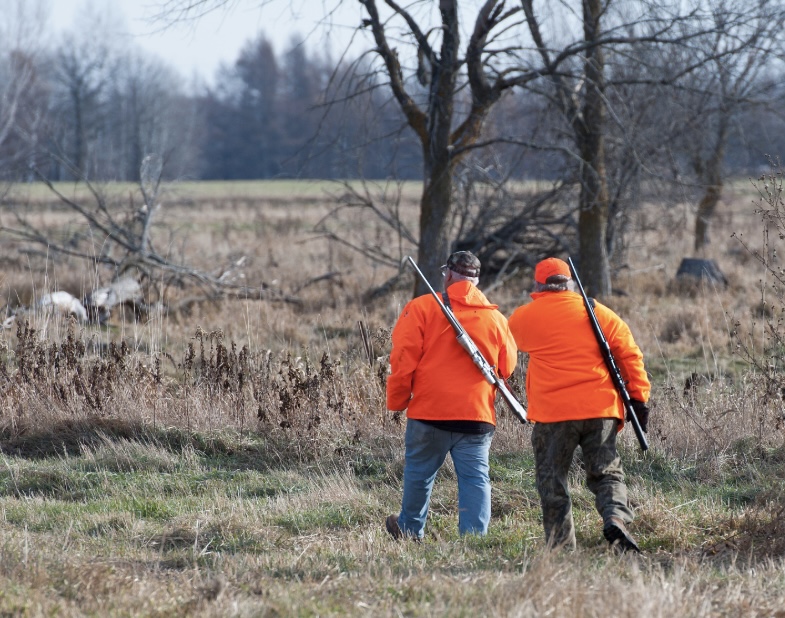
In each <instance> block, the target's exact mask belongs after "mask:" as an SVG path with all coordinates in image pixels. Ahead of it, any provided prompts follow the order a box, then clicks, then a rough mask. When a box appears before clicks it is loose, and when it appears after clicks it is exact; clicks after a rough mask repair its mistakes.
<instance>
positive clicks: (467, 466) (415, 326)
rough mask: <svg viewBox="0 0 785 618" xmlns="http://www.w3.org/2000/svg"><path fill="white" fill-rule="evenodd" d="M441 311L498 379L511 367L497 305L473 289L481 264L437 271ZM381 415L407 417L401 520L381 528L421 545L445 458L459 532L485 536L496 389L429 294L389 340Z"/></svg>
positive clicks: (457, 262)
mask: <svg viewBox="0 0 785 618" xmlns="http://www.w3.org/2000/svg"><path fill="white" fill-rule="evenodd" d="M442 276H443V281H444V293H443V294H442V298H443V300H444V304H445V305H446V306H447V307H449V308H451V309H452V311H453V313H454V315H455V317H456V319H457V320H458V321H459V322H460V323H461V325H462V326H463V328H464V330H465V331H466V332H467V333H468V335H469V336H470V337H471V338H472V340H473V341H474V343H475V344H476V345H477V347H478V348H479V350H480V352H481V353H482V354H483V356H484V357H485V359H486V360H487V361H488V362H489V363H490V364H491V365H494V366H495V367H496V371H497V372H498V374H499V375H500V376H501V377H502V378H507V377H509V376H510V375H511V374H512V372H513V369H515V364H516V362H517V350H516V348H515V342H514V341H513V338H512V335H511V334H510V331H509V329H508V327H507V320H506V319H505V317H504V316H503V315H502V314H501V313H500V312H499V311H498V307H497V305H493V304H491V303H489V302H488V299H487V298H485V295H484V294H483V293H482V292H481V291H480V290H479V289H477V283H478V280H479V276H480V260H479V259H477V257H476V256H475V255H473V254H472V253H470V252H469V251H458V252H457V253H453V254H452V255H451V256H450V258H449V259H448V260H447V263H446V264H445V265H444V266H442ZM390 366H391V374H390V376H389V377H388V378H387V408H388V409H389V410H395V411H403V410H406V455H405V465H404V471H403V499H402V503H401V511H400V514H399V515H390V516H389V517H388V518H387V520H386V522H385V524H386V528H387V531H388V532H389V533H390V534H391V535H392V536H393V538H395V539H400V538H402V537H409V538H413V539H415V540H421V539H422V538H423V535H424V532H425V522H426V519H427V517H428V505H429V503H430V499H431V491H432V489H433V483H434V480H435V478H436V473H437V472H438V471H439V468H440V467H441V466H442V464H443V463H444V460H445V458H446V457H447V454H448V453H449V454H450V456H451V457H452V461H453V464H454V465H455V472H456V475H457V477H458V531H459V532H460V534H462V535H463V534H467V533H473V534H479V535H484V534H486V532H487V531H488V522H489V521H490V517H491V483H490V477H489V474H488V473H489V466H488V452H489V450H490V447H491V440H492V438H493V432H494V430H495V427H496V413H495V409H494V398H495V395H496V392H495V391H496V388H495V387H494V386H493V385H491V384H489V383H488V382H487V381H486V380H485V378H484V377H483V375H482V373H480V371H479V370H478V368H477V367H476V365H475V364H474V362H473V361H472V359H471V357H470V356H469V355H468V354H467V353H466V351H465V350H464V349H463V348H462V347H461V345H460V344H459V343H458V341H457V340H456V338H455V331H454V330H453V328H452V326H451V325H450V323H449V322H448V320H447V318H446V317H445V316H444V314H443V313H442V311H441V308H440V307H439V304H438V303H437V302H436V299H435V298H433V296H432V295H431V294H425V295H424V296H419V297H417V298H415V299H413V300H411V301H410V302H409V303H408V304H407V305H406V306H405V307H404V309H403V312H402V313H401V315H400V317H399V318H398V321H397V323H396V324H395V328H394V329H393V332H392V352H391V353H390Z"/></svg>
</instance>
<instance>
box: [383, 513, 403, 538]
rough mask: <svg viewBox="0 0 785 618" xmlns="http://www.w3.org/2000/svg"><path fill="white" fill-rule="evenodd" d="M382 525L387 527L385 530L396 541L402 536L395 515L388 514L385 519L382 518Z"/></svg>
mask: <svg viewBox="0 0 785 618" xmlns="http://www.w3.org/2000/svg"><path fill="white" fill-rule="evenodd" d="M384 526H385V528H387V532H389V533H390V536H391V537H392V538H394V539H395V540H396V541H398V540H400V539H402V538H403V532H401V529H400V528H399V527H398V516H397V515H390V516H389V517H387V519H385V520H384Z"/></svg>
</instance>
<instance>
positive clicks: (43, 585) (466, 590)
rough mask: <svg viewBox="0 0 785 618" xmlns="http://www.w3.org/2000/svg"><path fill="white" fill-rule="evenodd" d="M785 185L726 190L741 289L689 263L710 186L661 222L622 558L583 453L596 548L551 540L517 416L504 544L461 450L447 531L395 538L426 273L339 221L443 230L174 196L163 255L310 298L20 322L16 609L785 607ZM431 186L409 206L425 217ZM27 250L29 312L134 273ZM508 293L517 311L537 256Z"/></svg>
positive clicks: (656, 211) (498, 478) (636, 276)
mask: <svg viewBox="0 0 785 618" xmlns="http://www.w3.org/2000/svg"><path fill="white" fill-rule="evenodd" d="M781 181H782V178H781V176H778V175H776V174H775V175H773V176H770V177H766V178H762V179H761V180H759V181H755V182H750V181H747V180H740V181H738V182H737V183H736V184H734V185H733V186H732V187H731V188H729V189H728V190H727V191H726V195H725V198H724V201H723V202H722V204H721V206H720V210H719V211H718V213H717V216H716V218H715V220H714V221H713V226H714V227H713V243H712V245H710V248H709V254H708V255H707V257H711V258H712V259H715V261H716V262H717V263H718V264H719V266H720V267H721V269H722V270H723V272H724V273H725V275H726V277H727V279H728V285H727V286H721V285H719V284H711V283H705V282H704V283H700V282H695V281H688V280H687V281H685V280H679V281H677V280H676V279H675V277H674V275H675V273H676V270H677V268H678V266H679V263H680V261H681V259H682V258H683V257H690V255H691V246H692V242H693V235H692V230H691V229H690V228H691V226H692V222H693V221H694V205H693V204H687V203H684V204H680V203H668V204H647V205H645V206H644V207H642V208H641V209H640V210H638V211H636V212H635V213H633V214H632V219H631V221H630V232H629V234H628V237H629V239H630V240H629V247H628V251H627V260H626V261H625V263H624V264H623V265H619V266H620V268H619V269H618V272H617V273H616V276H615V279H614V284H615V287H616V288H618V290H619V291H620V292H622V294H619V295H614V296H612V297H611V298H607V299H604V301H605V302H607V304H609V305H610V306H611V307H613V308H614V310H616V311H617V312H618V313H619V314H620V315H621V316H622V317H624V318H625V319H626V320H627V322H628V323H629V324H630V326H631V328H632V331H633V333H634V335H635V337H636V340H637V341H638V343H639V345H640V346H641V348H642V349H643V351H644V354H645V356H646V362H647V368H648V369H649V371H650V373H651V375H652V381H653V393H652V402H653V404H652V417H651V422H650V434H649V438H650V442H651V449H650V451H649V452H648V453H647V454H645V455H644V454H642V453H641V452H640V450H639V449H638V446H637V442H636V441H635V437H634V435H633V434H632V433H631V432H628V431H625V432H624V433H623V434H622V438H621V451H622V457H623V460H624V465H625V468H626V472H627V476H628V486H629V489H630V495H631V500H632V501H633V503H634V506H635V508H636V512H637V518H636V521H635V522H634V523H633V525H632V527H631V530H632V532H633V533H634V535H635V536H636V538H637V539H638V540H639V543H640V544H641V546H642V548H643V550H644V552H643V554H642V555H640V556H627V555H625V556H617V555H615V554H614V553H612V552H611V551H609V550H608V548H607V546H606V545H607V544H606V543H605V541H604V540H603V538H602V534H601V522H600V521H599V517H598V515H597V514H596V512H595V510H594V507H593V500H592V497H591V494H590V493H589V492H588V490H587V489H586V488H585V487H584V486H583V485H582V482H581V479H582V474H581V471H580V469H579V466H580V464H579V462H578V461H577V460H576V462H575V464H574V465H575V470H574V472H575V474H574V479H573V484H572V491H573V496H574V511H575V520H576V528H577V534H578V545H579V549H578V550H577V551H576V552H575V553H572V554H568V555H565V554H551V553H549V552H547V551H546V550H545V547H544V543H543V538H542V529H541V523H540V514H539V501H538V497H537V493H536V489H535V486H534V470H533V457H532V451H531V446H530V442H529V438H530V432H531V427H530V426H522V425H520V424H518V423H517V422H516V421H515V420H514V419H513V418H512V417H511V415H510V414H508V413H507V412H506V411H505V409H504V408H503V407H502V406H501V405H500V406H499V410H498V411H499V427H498V431H497V433H496V437H495V439H494V445H493V448H492V452H491V462H492V480H493V485H494V493H493V502H492V522H491V528H490V533H489V535H488V536H487V537H485V538H473V537H469V538H461V537H459V536H458V532H457V521H456V489H455V478H454V473H453V471H452V470H451V469H450V467H449V466H447V467H446V468H445V469H444V470H443V471H442V472H440V477H441V478H440V479H439V480H437V484H436V489H435V493H434V497H433V502H432V510H431V516H430V519H429V522H428V528H427V534H426V539H425V542H424V543H422V544H413V543H412V544H410V543H396V542H394V541H393V540H392V539H391V538H390V537H389V536H388V535H387V534H386V532H385V530H384V526H383V522H384V517H385V516H386V515H388V514H389V513H393V512H397V509H398V508H399V505H400V503H399V500H400V488H401V478H402V469H403V444H402V438H403V428H404V422H405V420H404V419H401V418H398V417H396V416H395V415H393V414H391V413H389V412H388V411H386V410H385V405H384V384H385V377H386V374H387V370H388V364H387V355H388V354H389V348H390V339H389V335H390V330H391V328H392V326H393V324H394V322H395V319H396V317H397V315H398V312H399V311H400V309H401V308H402V306H403V304H404V303H405V302H406V301H408V300H409V298H410V295H411V290H412V288H413V279H412V277H411V274H409V273H405V274H404V275H403V276H401V277H399V278H397V279H392V278H393V276H394V275H395V274H396V272H395V269H393V268H390V267H389V266H385V265H382V264H378V263H375V262H373V261H371V260H369V259H367V258H366V257H364V256H363V255H362V254H360V253H358V252H357V251H354V250H352V249H351V247H349V246H348V244H347V243H344V244H341V243H337V242H335V241H333V242H330V241H328V238H327V236H328V235H332V236H333V237H335V236H336V235H340V236H341V237H342V238H344V239H352V238H357V237H362V238H364V239H366V240H367V239H373V240H374V242H376V243H378V244H379V245H380V246H383V247H385V248H386V250H388V251H389V253H390V254H396V252H398V254H399V255H400V256H401V257H403V256H404V255H406V254H408V253H410V252H411V253H412V254H414V252H413V248H412V247H411V246H408V245H407V244H406V242H404V241H402V240H401V239H400V238H398V237H397V235H396V234H394V233H392V232H390V229H389V228H388V227H386V226H384V225H383V224H381V223H380V222H379V220H378V218H376V217H374V216H372V214H371V213H369V212H368V210H367V209H362V208H360V209H352V208H350V209H345V210H342V211H341V214H340V215H339V216H337V217H328V218H327V219H325V216H327V215H328V214H329V213H330V212H332V211H333V209H334V208H335V207H336V205H337V204H339V203H341V201H340V200H341V198H342V196H344V195H345V187H342V186H341V185H338V184H333V185H329V186H326V187H325V186H321V187H319V189H320V190H318V191H315V190H313V188H314V187H313V186H310V187H305V186H303V185H294V184H291V183H288V184H286V185H285V190H282V188H281V187H282V186H283V185H280V184H278V185H276V184H274V183H258V184H248V183H243V185H242V186H240V185H231V184H221V185H217V184H216V185H206V186H204V187H203V188H202V187H201V186H200V185H185V186H180V187H178V186H174V187H171V188H169V189H168V190H167V191H166V192H165V193H163V194H162V195H161V201H162V207H161V211H160V214H159V216H158V217H157V218H156V219H155V228H154V230H153V235H152V242H153V243H154V244H155V247H156V250H157V251H158V252H159V253H161V254H165V255H167V256H169V257H171V259H174V260H180V261H182V262H183V263H188V264H190V265H193V266H194V267H198V268H201V269H204V270H205V271H210V272H221V271H224V272H231V273H232V276H234V277H237V278H238V279H239V280H242V281H244V282H246V284H247V285H260V284H261V283H265V284H266V285H268V286H270V289H273V290H278V291H280V295H278V296H276V295H274V294H273V295H270V296H269V297H268V299H267V300H250V299H249V300H244V299H242V298H227V299H223V300H216V299H211V300H209V301H205V300H204V299H203V298H200V297H199V295H198V293H196V292H195V291H194V290H193V289H191V288H187V287H185V286H183V285H181V282H179V281H178V280H176V279H173V278H168V277H164V276H161V277H160V278H158V279H156V278H155V277H152V278H151V279H149V280H147V281H146V284H147V288H146V290H147V294H148V296H149V299H147V300H148V301H149V303H150V309H149V310H148V311H146V312H144V313H143V314H141V315H135V314H134V312H133V311H131V310H125V311H115V312H114V313H113V315H112V317H111V319H110V320H109V322H108V323H107V324H105V325H102V326H98V325H84V324H78V323H76V322H74V321H73V320H72V319H70V318H67V317H63V316H58V315H52V314H46V313H41V312H37V313H29V314H27V315H25V317H24V318H23V319H19V318H18V319H17V321H16V324H15V325H14V326H13V328H11V329H8V330H5V331H3V332H2V334H0V615H9V616H17V615H19V616H42V615H58V616H82V615H94V616H106V615H114V616H125V615H134V616H136V615H141V616H172V615H191V616H293V615H297V616H330V615H332V616H339V615H340V616H343V615H354V616H437V615H455V616H544V615H552V616H600V615H602V616H605V615H617V616H631V617H632V616H785V611H783V609H782V608H783V607H785V568H784V567H785V562H783V559H785V498H784V496H785V492H784V491H783V490H784V489H785V481H783V468H784V467H785V441H783V431H784V428H783V423H785V407H784V405H785V404H784V403H783V397H784V395H783V393H785V390H783V386H785V384H783V381H782V377H781V369H782V351H783V349H784V348H783V346H785V342H783V340H782V337H781V334H782V330H781V327H782V324H781V318H782V311H783V305H782V300H783V295H782V285H781V284H782V283H783V280H782V270H781V268H780V267H779V266H778V264H779V262H778V261H777V260H778V258H777V253H776V252H777V250H778V249H779V246H780V245H781V244H782V239H783V234H782V233H783V231H785V227H784V226H783V221H782V218H781V217H782V198H781V195H782V194H781V187H782V183H781ZM114 190H117V191H118V193H119V194H120V195H124V194H125V192H128V193H131V192H133V190H134V189H133V188H131V187H115V188H114ZM417 193H418V192H417V190H416V188H415V190H414V191H406V190H403V191H402V192H401V197H400V200H399V202H398V203H397V206H396V208H397V212H398V213H399V214H400V216H401V217H402V218H403V219H404V220H407V221H409V222H414V221H416V217H417V208H418V206H417V203H416V199H417ZM19 199H20V200H22V199H24V200H25V202H24V204H25V207H26V208H27V209H28V211H27V212H28V213H29V215H30V217H34V218H35V221H37V225H39V226H40V229H42V230H44V231H46V232H47V233H50V234H53V235H57V234H65V231H66V230H67V231H68V232H69V233H75V232H79V231H80V230H79V226H80V225H82V224H81V223H80V221H79V220H77V219H74V217H73V215H72V213H71V212H69V211H68V210H66V209H63V208H62V207H61V206H60V205H58V204H57V203H56V202H54V201H52V200H51V198H50V197H49V196H47V194H46V193H37V192H35V194H31V193H26V194H24V196H23V197H20V198H19ZM343 203H344V204H346V201H345V200H344V202H343ZM9 208H10V207H6V209H5V210H4V211H3V212H2V213H0V217H3V219H4V220H7V218H9V217H10V216H11V211H10V210H9ZM85 232H86V230H85ZM0 242H2V251H1V252H0V264H2V271H1V272H2V274H1V275H0V286H1V289H2V293H3V298H4V301H5V302H6V303H7V305H8V309H9V310H12V309H13V308H15V307H18V306H19V305H26V306H32V305H34V303H35V299H36V298H37V297H40V295H41V294H42V293H44V292H46V291H51V290H55V289H62V290H67V291H71V292H72V293H74V294H76V295H78V296H80V295H83V294H84V293H86V292H87V291H89V290H90V289H93V288H94V287H97V286H98V285H100V284H103V283H105V282H106V279H107V277H108V276H109V273H107V272H104V271H102V270H101V267H96V266H92V265H90V264H87V263H85V262H82V261H79V260H76V259H73V258H68V257H63V256H60V255H58V256H53V255H47V254H46V252H45V251H41V250H40V248H36V247H34V246H31V245H29V244H26V243H25V242H23V241H21V240H19V239H14V238H11V237H3V238H2V239H0ZM96 242H99V239H96ZM238 264H239V266H237V267H236V268H233V269H227V268H225V267H226V265H238ZM391 281H392V283H391ZM485 284H486V286H487V290H488V292H487V293H488V295H489V297H490V298H491V299H492V300H493V301H494V302H497V303H499V305H500V308H501V310H502V311H503V312H504V313H505V314H506V315H509V314H510V313H511V312H512V310H513V309H514V308H515V307H516V306H517V305H518V304H520V303H522V302H526V300H527V291H528V289H529V288H530V285H531V273H527V272H524V273H520V274H519V275H518V276H516V277H514V278H511V279H508V280H506V281H504V282H503V284H502V283H501V282H493V281H488V282H485ZM381 286H385V287H384V288H383V289H384V290H386V293H384V294H375V295H369V291H371V290H376V289H379V288H381ZM361 327H362V329H364V330H365V331H366V332H367V333H368V335H369V337H368V339H367V341H368V344H365V343H364V342H363V337H362V336H361ZM555 327H557V325H555ZM566 353H568V351H566ZM523 360H524V359H522V361H523ZM524 370H525V363H524V362H522V363H521V371H520V372H516V375H515V377H514V379H513V381H512V387H513V389H514V390H515V391H516V392H517V393H518V394H519V395H520V396H521V397H523V389H522V384H523V371H524ZM524 402H525V400H524Z"/></svg>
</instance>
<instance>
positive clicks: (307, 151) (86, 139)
mask: <svg viewBox="0 0 785 618" xmlns="http://www.w3.org/2000/svg"><path fill="white" fill-rule="evenodd" d="M609 69H610V70H609V74H610V80H609V88H608V94H607V96H608V99H609V102H610V103H611V104H614V102H615V103H616V104H617V106H618V107H620V108H624V109H625V110H630V109H632V108H636V107H637V109H641V110H643V109H645V110H646V113H645V114H641V115H640V117H635V118H634V119H635V123H636V124H635V125H634V127H633V128H634V133H633V132H631V129H630V126H631V125H630V124H629V122H627V121H625V124H624V126H623V127H614V125H613V123H611V129H610V131H611V133H613V132H614V131H615V132H616V135H610V136H609V144H610V148H609V152H608V157H609V158H610V159H612V158H613V157H614V156H615V157H620V158H624V157H629V156H630V153H631V152H633V151H636V152H638V153H647V155H646V156H647V157H651V159H650V160H645V161H641V167H643V168H647V169H650V170H653V169H655V168H656V173H655V175H657V174H659V175H660V176H669V177H670V178H672V179H678V178H680V177H686V176H688V175H690V174H689V172H688V170H689V169H690V166H691V165H692V164H693V162H694V160H695V156H694V151H693V149H694V148H695V147H696V144H698V143H700V142H701V140H703V139H704V136H703V134H702V133H700V131H701V130H702V129H704V130H705V129H707V128H708V127H709V126H710V125H711V123H712V122H714V121H713V120H712V117H713V116H712V114H713V111H712V110H713V108H712V102H711V101H710V100H707V99H706V97H704V99H702V100H700V101H694V102H693V101H689V100H687V99H685V97H684V96H683V94H682V95H679V94H678V93H677V94H676V95H672V94H669V93H666V92H664V91H663V90H662V89H659V90H657V89H652V88H648V89H644V88H643V87H637V88H633V87H631V86H629V85H625V86H623V87H622V86H619V87H617V88H614V87H613V76H614V75H623V74H624V73H625V72H627V73H629V72H630V71H631V70H634V69H635V67H624V66H619V65H617V66H611V67H609ZM760 79H761V80H766V81H767V82H768V84H769V85H768V86H766V87H762V88H761V89H760V92H766V93H767V94H766V97H767V98H766V100H761V99H760V97H759V98H758V100H757V101H756V104H755V105H738V106H736V107H735V108H734V112H733V116H732V122H731V123H730V129H729V138H728V146H727V148H726V149H725V152H724V164H725V168H726V172H727V173H730V174H742V173H754V172H755V170H757V169H759V168H760V167H761V166H765V165H766V156H767V155H772V156H774V157H777V156H779V155H780V154H781V153H785V122H784V121H783V118H782V116H781V112H782V105H781V100H782V94H783V88H782V86H781V84H782V83H783V82H782V80H781V79H780V76H779V75H772V74H770V73H769V74H767V75H763V76H761V77H760ZM777 84H780V85H779V86H778V85H777ZM0 88H2V94H3V104H2V105H3V108H2V110H0V112H1V113H2V121H3V123H2V127H0V174H2V177H3V179H4V180H11V181H27V180H33V179H35V178H36V176H37V175H42V176H44V177H46V178H48V179H50V180H71V179H77V178H85V179H88V180H93V181H109V180H118V181H135V180H138V179H139V174H140V166H141V162H142V160H143V159H144V157H145V156H146V155H148V154H151V153H155V154H158V155H160V156H161V157H162V158H163V161H164V177H166V178H168V179H210V180H213V179H227V180H228V179H270V178H347V179H348V178H358V177H362V178H369V179H386V178H396V179H418V178H421V176H422V173H423V165H422V152H421V150H420V145H419V142H418V140H417V139H416V138H415V136H414V134H413V132H412V131H411V129H410V128H408V127H407V125H406V123H405V121H404V118H403V115H402V113H401V111H400V108H399V106H398V105H396V104H395V102H394V101H392V99H391V94H390V91H389V89H388V87H387V83H386V77H385V75H384V73H383V72H374V70H373V67H372V66H370V65H368V64H363V62H362V61H347V60H345V59H344V61H343V62H337V61H334V60H332V59H331V58H329V57H325V55H324V54H321V53H319V52H318V51H316V50H310V49H308V46H307V44H306V43H303V42H302V41H300V40H292V42H291V44H290V46H289V47H288V49H286V50H285V51H284V52H283V53H282V54H276V52H275V50H274V48H273V46H272V44H271V43H270V42H269V41H268V40H267V39H266V38H265V37H264V36H263V35H262V36H260V37H259V38H257V39H256V40H251V41H249V42H247V43H246V45H245V46H244V48H243V49H242V51H241V53H240V54H239V56H238V58H237V59H236V60H235V61H234V63H233V64H231V65H229V66H224V67H223V68H222V69H221V70H220V71H219V72H218V74H217V75H216V79H215V80H214V82H213V85H211V86H209V87H208V86H201V87H193V86H191V87H186V84H185V82H184V80H183V78H182V76H180V75H178V74H176V73H175V72H173V71H172V70H171V69H170V68H169V67H168V66H166V64H165V63H164V62H163V61H162V60H160V59H155V58H150V57H148V56H144V55H142V54H140V53H139V52H138V50H133V49H132V50H127V51H125V52H124V51H118V50H116V49H111V48H110V47H108V46H107V44H106V43H101V42H100V41H97V40H93V39H91V38H90V37H88V36H76V35H73V36H72V37H70V38H66V39H65V40H64V41H63V42H62V43H61V44H60V45H59V46H58V47H57V48H56V49H54V50H52V51H49V52H47V53H38V54H32V53H27V52H25V51H24V50H20V49H14V50H11V51H10V52H8V53H4V54H3V56H2V58H1V59H0ZM546 95H547V93H546ZM652 101H654V104H652ZM469 103H470V101H465V102H464V104H466V105H469ZM698 106H705V111H704V112H701V113H699V114H698V119H697V121H696V111H698V112H700V110H701V109H704V108H700V107H698ZM630 117H632V116H630ZM681 118H683V119H684V120H683V124H682V123H681V121H680V119H681ZM563 122H564V119H563V118H561V117H560V116H559V114H558V113H557V112H556V111H554V108H553V106H552V105H549V102H548V97H547V96H544V95H543V93H542V92H537V91H536V90H534V89H527V90H523V89H521V90H515V91H512V92H510V93H509V94H508V95H507V96H506V97H505V98H503V100H502V101H501V102H500V104H499V105H497V106H496V107H495V108H494V109H493V111H492V114H491V115H490V117H489V118H488V119H487V120H486V127H487V129H486V133H485V135H486V141H487V142H491V143H490V145H488V146H486V147H485V148H483V149H478V150H477V151H476V152H475V153H474V154H473V156H472V157H471V165H470V166H471V167H474V168H475V169H476V170H480V171H481V172H482V174H485V175H486V176H488V177H498V178H501V177H504V178H519V179H525V178H543V179H549V178H551V179H555V178H559V177H563V176H565V175H568V174H569V173H571V170H572V169H573V167H574V162H573V161H572V160H571V159H570V156H569V149H568V148H566V147H564V148H563V147H562V144H566V143H567V141H568V139H567V137H565V135H564V127H563ZM666 125H667V126H666ZM511 136H515V137H514V138H513V137H511ZM668 136H672V137H668ZM657 139H659V140H660V141H659V142H657V143H654V142H655V141H656V140H657ZM644 141H646V144H645V145H644V144H643V142H644Z"/></svg>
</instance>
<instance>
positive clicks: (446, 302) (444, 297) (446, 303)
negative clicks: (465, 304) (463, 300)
mask: <svg viewBox="0 0 785 618" xmlns="http://www.w3.org/2000/svg"><path fill="white" fill-rule="evenodd" d="M442 302H443V303H444V306H445V307H447V308H448V309H449V310H450V311H452V305H450V297H449V296H447V292H442Z"/></svg>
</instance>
